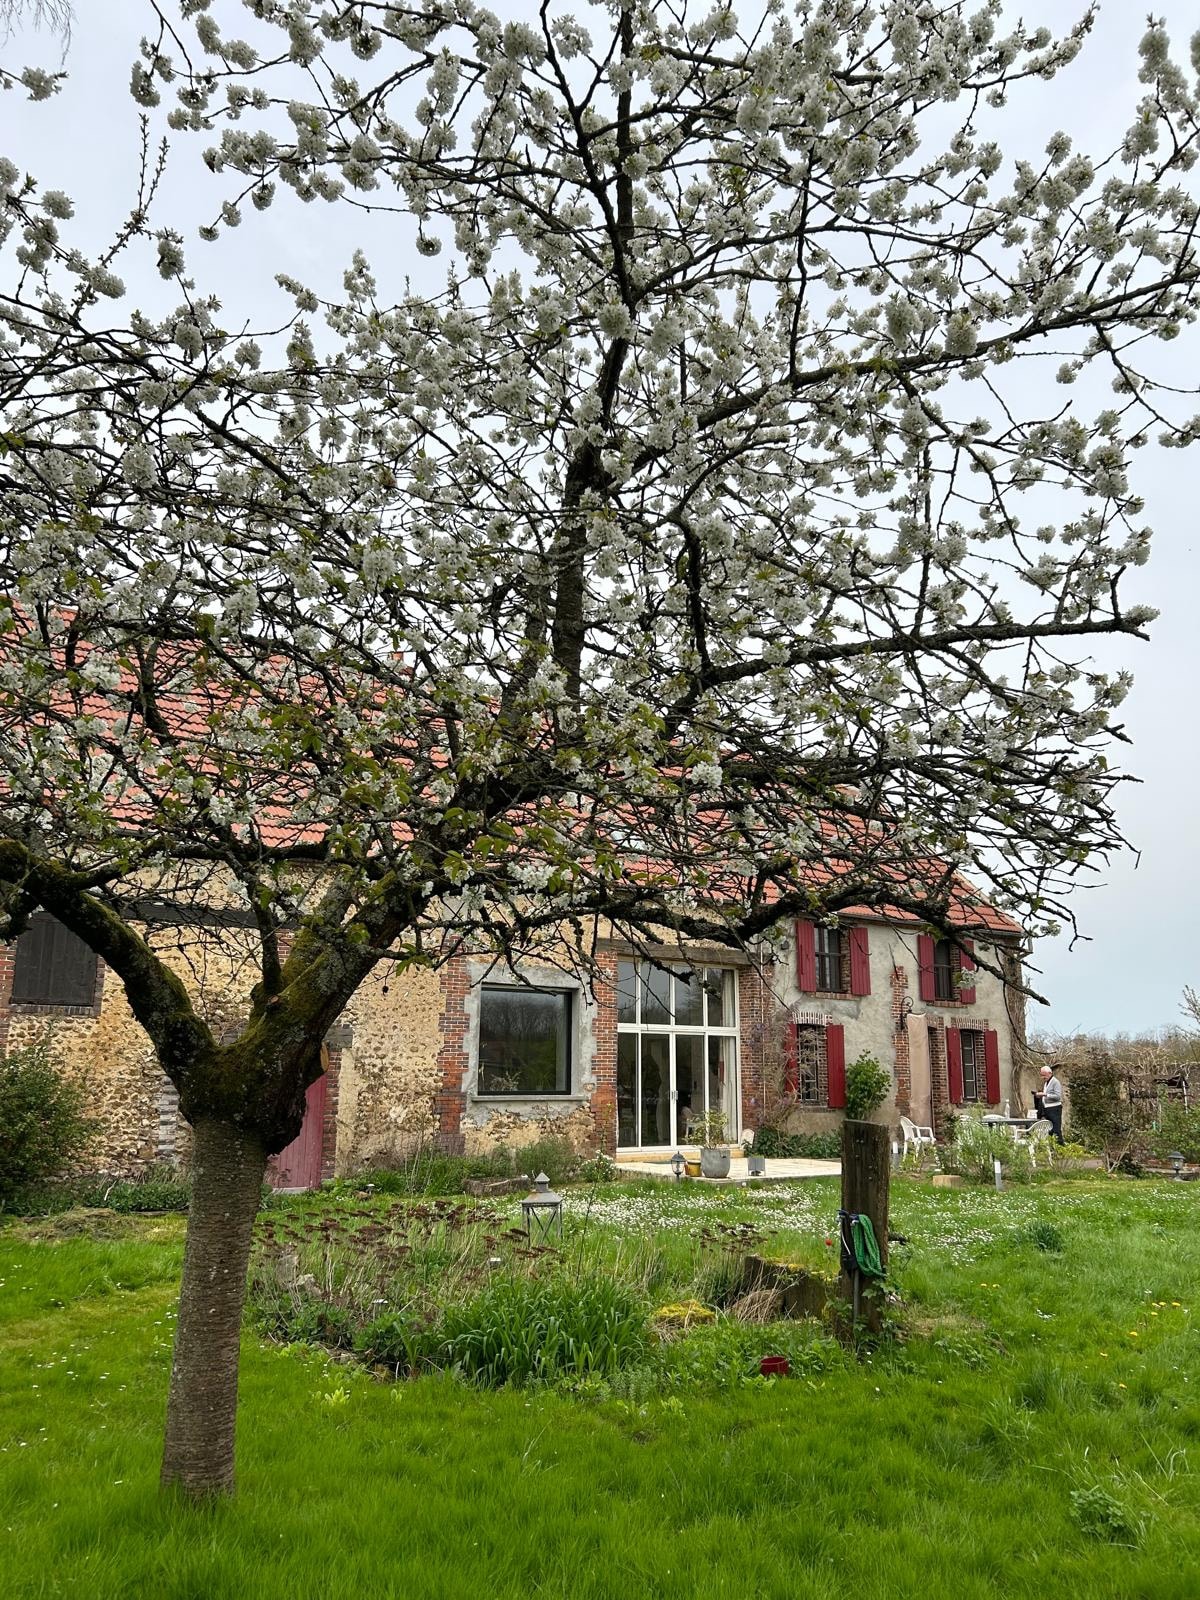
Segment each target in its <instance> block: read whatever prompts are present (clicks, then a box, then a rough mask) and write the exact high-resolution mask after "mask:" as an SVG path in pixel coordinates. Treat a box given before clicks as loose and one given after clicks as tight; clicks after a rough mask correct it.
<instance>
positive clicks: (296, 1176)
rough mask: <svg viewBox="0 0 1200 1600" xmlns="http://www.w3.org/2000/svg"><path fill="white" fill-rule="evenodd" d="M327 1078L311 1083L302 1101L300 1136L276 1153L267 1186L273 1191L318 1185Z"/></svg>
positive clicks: (323, 1074) (323, 1077)
mask: <svg viewBox="0 0 1200 1600" xmlns="http://www.w3.org/2000/svg"><path fill="white" fill-rule="evenodd" d="M325 1095H326V1074H325V1073H322V1074H321V1076H320V1077H319V1078H318V1079H317V1080H316V1082H315V1083H310V1084H309V1086H308V1093H307V1095H306V1096H305V1097H304V1121H303V1123H302V1124H301V1127H300V1132H299V1133H298V1134H297V1135H296V1137H295V1138H294V1139H293V1140H292V1142H291V1144H289V1145H287V1146H286V1147H285V1148H284V1149H283V1150H281V1151H280V1152H279V1155H278V1156H277V1157H276V1160H275V1170H274V1172H273V1173H271V1174H270V1182H271V1185H272V1187H273V1188H275V1189H316V1188H317V1187H319V1185H320V1182H321V1145H322V1143H323V1140H324V1133H325Z"/></svg>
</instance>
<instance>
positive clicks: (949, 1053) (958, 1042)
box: [946, 1028, 963, 1106]
mask: <svg viewBox="0 0 1200 1600" xmlns="http://www.w3.org/2000/svg"><path fill="white" fill-rule="evenodd" d="M946 1077H947V1079H948V1080H949V1088H950V1104H951V1105H953V1106H960V1105H962V1097H963V1079H962V1036H961V1035H960V1034H959V1031H958V1029H957V1028H947V1029H946Z"/></svg>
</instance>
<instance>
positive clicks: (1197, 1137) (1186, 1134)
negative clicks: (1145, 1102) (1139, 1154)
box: [1149, 1105, 1200, 1161]
mask: <svg viewBox="0 0 1200 1600" xmlns="http://www.w3.org/2000/svg"><path fill="white" fill-rule="evenodd" d="M1149 1144H1150V1148H1151V1150H1152V1151H1153V1152H1154V1154H1155V1155H1156V1156H1158V1157H1159V1158H1160V1159H1161V1160H1163V1161H1166V1160H1167V1159H1168V1158H1169V1156H1170V1154H1171V1152H1172V1151H1173V1150H1178V1151H1179V1153H1180V1154H1181V1155H1182V1156H1183V1159H1184V1160H1185V1161H1200V1111H1191V1110H1188V1111H1185V1110H1184V1108H1183V1106H1179V1105H1165V1106H1164V1107H1163V1108H1162V1112H1161V1113H1160V1115H1159V1119H1158V1127H1157V1128H1156V1129H1155V1131H1154V1133H1153V1134H1152V1135H1151V1137H1150V1140H1149Z"/></svg>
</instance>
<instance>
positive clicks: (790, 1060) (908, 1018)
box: [0, 880, 1023, 1187]
mask: <svg viewBox="0 0 1200 1600" xmlns="http://www.w3.org/2000/svg"><path fill="white" fill-rule="evenodd" d="M950 925H951V926H952V927H953V928H954V929H955V935H956V937H955V938H954V939H953V940H949V939H938V938H935V937H934V936H933V935H932V934H931V933H929V932H928V931H926V930H925V929H924V928H923V927H922V925H921V924H920V923H918V922H917V921H916V920H915V919H914V918H912V917H910V916H908V915H906V914H905V913H901V912H898V911H897V912H888V913H886V914H885V913H881V912H879V911H875V910H867V909H862V910H860V911H857V912H856V911H850V912H844V913H843V914H842V915H841V917H840V918H839V919H838V921H837V924H836V925H834V926H829V925H826V924H824V923H818V922H805V921H800V922H796V923H794V924H793V925H792V926H791V928H790V929H789V937H788V945H787V950H786V953H785V954H784V955H783V956H781V955H780V953H779V949H778V947H776V948H775V953H774V959H773V961H770V962H768V960H767V958H766V955H765V953H755V952H751V953H749V954H744V955H743V954H740V953H734V952H730V951H729V950H726V949H722V948H718V947H683V948H680V947H678V946H666V945H663V946H653V945H650V946H646V945H643V946H641V947H640V948H637V949H635V948H634V947H633V946H631V945H630V944H628V943H625V942H622V941H621V940H619V939H613V938H610V939H605V938H603V937H597V940H596V944H595V948H594V951H593V952H592V957H593V960H592V968H593V972H594V974H595V975H594V976H593V977H592V978H591V979H590V980H588V979H584V978H580V977H575V976H571V975H569V971H568V969H566V968H564V966H562V965H551V964H549V963H547V964H545V965H537V964H529V965H526V966H523V967H522V969H521V970H520V972H519V973H517V972H513V971H511V970H507V969H502V968H500V967H498V966H497V965H496V963H495V961H494V959H491V958H485V957H479V958H474V957H469V956H459V957H455V958H454V959H452V960H450V961H448V962H447V963H446V964H445V965H444V966H443V967H441V968H440V969H439V970H436V971H417V972H414V971H408V972H407V973H405V974H404V975H402V976H396V975H394V974H389V973H388V972H387V971H386V970H384V969H382V968H380V969H377V970H376V972H375V973H374V974H373V976H372V978H371V979H370V980H369V981H368V983H367V984H366V985H365V986H364V987H363V989H361V990H360V992H359V993H358V994H357V995H356V997H355V998H354V1000H353V1001H352V1002H351V1004H350V1005H349V1006H348V1007H347V1009H346V1011H345V1012H344V1014H343V1016H342V1018H341V1020H340V1022H339V1024H338V1026H337V1027H336V1028H335V1029H334V1030H333V1031H332V1032H331V1033H330V1035H329V1036H328V1038H327V1040H326V1059H327V1067H326V1071H325V1073H324V1075H323V1076H322V1077H321V1078H319V1079H318V1080H317V1082H315V1083H314V1084H313V1085H312V1086H311V1088H310V1090H309V1093H308V1101H307V1110H306V1116H305V1122H304V1127H303V1128H302V1130H301V1133H300V1135H299V1137H298V1138H297V1139H296V1141H295V1142H294V1143H293V1144H292V1145H291V1146H289V1147H288V1149H287V1150H285V1151H284V1152H283V1153H282V1154H281V1155H280V1156H279V1157H277V1158H276V1159H275V1160H274V1161H273V1163H272V1175H273V1181H274V1182H275V1183H277V1184H278V1185H280V1186H281V1187H310V1186H314V1185H316V1184H318V1183H320V1182H321V1181H322V1180H324V1179H328V1178H330V1177H332V1176H334V1175H336V1174H342V1173H345V1172H349V1171H353V1170H354V1169H356V1168H359V1167H362V1166H365V1165H368V1164H372V1163H382V1162H385V1161H387V1160H388V1159H395V1158H396V1157H398V1156H402V1155H404V1154H406V1153H411V1151H412V1150H413V1149H415V1148H416V1147H418V1146H420V1145H421V1144H423V1143H429V1142H435V1143H437V1144H439V1145H440V1146H442V1147H443V1148H448V1149H451V1150H460V1151H464V1150H465V1151H468V1152H474V1151H478V1150H482V1149H487V1148H489V1147H492V1146H495V1145H498V1144H512V1145H520V1144H523V1143H528V1142H529V1141H531V1140H533V1139H537V1138H542V1137H545V1136H548V1135H557V1136H562V1137H565V1138H567V1139H569V1140H571V1141H572V1142H573V1143H574V1144H575V1145H576V1146H577V1147H579V1148H581V1149H590V1150H602V1151H605V1152H607V1153H608V1154H610V1155H618V1156H619V1155H621V1154H623V1153H625V1152H633V1151H639V1152H653V1151H663V1152H669V1151H671V1150H674V1149H675V1148H676V1147H678V1146H681V1145H683V1146H685V1145H686V1143H687V1133H688V1125H689V1122H690V1121H691V1119H692V1118H693V1117H694V1116H696V1115H697V1114H698V1113H701V1112H704V1111H706V1110H714V1109H719V1110H721V1111H723V1112H724V1113H725V1115H726V1118H727V1124H728V1131H729V1136H730V1137H731V1138H736V1137H738V1136H739V1135H740V1134H741V1133H742V1131H743V1130H745V1129H753V1128H758V1127H760V1126H762V1125H763V1124H764V1120H765V1119H771V1120H774V1121H778V1120H779V1119H780V1118H784V1119H786V1120H785V1125H786V1126H788V1127H790V1128H795V1129H803V1130H805V1131H820V1130H825V1129H834V1128H836V1127H837V1125H838V1123H839V1121H840V1119H841V1117H842V1115H843V1108H844V1106H845V1103H846V1068H847V1065H848V1064H849V1063H850V1062H852V1061H854V1060H855V1059H856V1058H857V1057H858V1056H859V1055H860V1054H868V1055H871V1056H874V1057H875V1058H876V1059H877V1060H878V1061H879V1062H880V1063H881V1064H883V1065H884V1066H885V1067H887V1068H888V1069H890V1071H891V1073H892V1085H893V1089H892V1096H891V1099H890V1100H889V1101H888V1102H887V1103H886V1104H885V1105H884V1106H882V1107H881V1108H880V1110H879V1111H878V1112H877V1113H876V1116H877V1118H878V1119H879V1120H881V1121H886V1122H888V1123H890V1124H893V1125H894V1124H895V1123H896V1122H897V1120H898V1118H899V1117H900V1116H908V1117H911V1118H912V1120H913V1121H915V1122H918V1123H925V1124H932V1125H933V1126H934V1127H935V1128H937V1127H938V1126H939V1124H941V1123H942V1122H943V1119H944V1118H945V1117H946V1114H947V1113H948V1112H949V1111H951V1110H957V1109H958V1108H960V1107H969V1106H976V1105H977V1106H979V1107H980V1108H983V1107H987V1106H991V1107H997V1108H999V1107H1002V1106H1003V1103H1004V1102H1005V1101H1007V1100H1016V1099H1017V1097H1018V1095H1017V1075H1018V1071H1019V1062H1020V1050H1021V1043H1022V1033H1023V1009H1022V1004H1021V997H1020V995H1019V994H1018V993H1017V992H1016V991H1015V990H1014V989H1012V988H1011V987H1010V986H1009V985H1008V984H1006V983H1003V982H1001V981H1000V980H999V979H998V978H996V977H995V976H994V975H993V974H991V973H989V972H986V971H983V970H982V969H976V967H975V963H974V960H973V956H975V955H979V956H985V955H986V956H987V957H988V958H989V959H991V961H992V963H993V964H994V965H997V966H999V967H1000V968H1001V970H1002V971H1005V972H1006V974H1008V975H1009V976H1010V977H1015V976H1016V974H1017V971H1018V967H1019V961H1020V947H1021V930H1020V928H1019V927H1018V926H1017V925H1016V924H1015V923H1014V922H1012V921H1011V920H1010V919H1009V918H1007V917H1005V916H1004V915H1003V914H1002V913H1000V912H999V911H997V910H996V909H995V908H993V907H991V906H989V905H988V904H987V903H986V902H985V901H983V900H982V899H981V898H980V897H979V896H978V895H976V894H974V893H973V892H972V891H971V890H970V889H969V887H968V886H967V885H966V884H965V883H963V882H962V881H961V880H959V885H958V890H957V891H956V900H955V904H954V905H953V906H952V909H951V912H950ZM178 931H179V930H177V933H178ZM169 936H170V930H166V931H165V932H164V931H163V930H157V931H156V933H155V936H154V941H155V943H156V944H158V943H159V942H160V940H162V939H166V938H168V937H169ZM178 943H179V949H180V964H179V970H180V972H181V975H182V976H183V977H184V978H185V981H186V982H188V983H189V985H194V987H195V990H196V992H197V994H198V996H199V999H200V1001H201V1003H202V1004H203V1005H206V1006H207V1007H208V1008H209V1013H210V1014H212V1010H213V1002H214V999H215V1001H216V1006H217V1014H218V1015H219V1014H220V1003H221V999H222V995H223V994H224V995H226V996H229V995H232V994H234V993H238V992H244V986H243V985H241V984H238V985H236V987H235V985H234V983H233V976H234V970H235V967H236V965H237V963H238V962H239V961H240V960H243V959H245V954H244V951H242V952H240V953H239V949H238V946H237V939H236V938H235V937H234V935H233V933H231V932H230V930H229V928H228V927H227V926H226V927H222V928H210V929H207V930H204V931H202V933H201V934H198V935H197V936H196V937H195V938H194V939H193V940H192V941H191V944H190V945H189V944H188V941H187V940H184V939H183V938H182V937H180V938H179V939H178ZM47 1030H49V1035H50V1039H51V1048H52V1051H53V1054H54V1056H55V1058H56V1059H57V1060H58V1061H59V1063H60V1064H61V1067H62V1069H63V1070H64V1071H67V1072H70V1073H74V1074H83V1075H86V1078H87V1082H88V1086H89V1093H90V1095H91V1097H92V1099H93V1101H94V1105H95V1109H96V1115H97V1118H98V1120H99V1122H100V1124H101V1133H100V1136H99V1138H98V1140H97V1142H96V1144H95V1146H94V1148H93V1152H92V1155H91V1157H90V1164H91V1165H92V1166H94V1167H95V1168H96V1169H97V1170H100V1171H103V1172H108V1173H113V1174H122V1175H131V1174H134V1173H136V1172H138V1171H141V1170H145V1169H146V1168H147V1167H149V1166H151V1165H153V1164H155V1163H159V1162H175V1161H179V1160H182V1159H184V1158H185V1157H186V1151H187V1133H188V1130H187V1128H186V1125H185V1124H184V1123H183V1121H182V1119H181V1118H180V1117H179V1115H178V1113H177V1109H176V1102H175V1093H174V1090H173V1088H172V1087H171V1085H170V1084H169V1082H168V1081H167V1080H166V1078H165V1077H164V1076H163V1074H162V1072H161V1070H160V1069H159V1067H158V1065H157V1063H156V1061H155V1059H154V1056H153V1054H152V1052H151V1049H150V1046H149V1044H148V1042H147V1040H146V1038H145V1036H144V1035H143V1033H142V1031H141V1029H140V1027H139V1026H138V1024H137V1023H136V1022H135V1021H134V1019H133V1016H132V1014H131V1012H130V1010H129V1007H128V1005H127V1003H126V1000H125V996H124V993H123V990H122V989H121V986H120V984H119V982H118V981H117V980H116V979H115V977H113V976H111V975H109V974H106V972H105V970H104V966H103V963H102V962H100V961H98V960H97V958H96V956H95V955H94V954H93V953H92V952H91V951H90V950H89V949H88V948H87V946H86V945H84V944H82V943H81V942H80V941H79V940H78V939H76V938H75V937H74V935H72V934H71V933H69V932H68V930H67V929H66V928H64V927H63V926H62V925H61V924H60V923H58V922H56V921H55V920H54V918H52V917H50V916H49V915H47V914H44V913H42V914H38V915H37V916H35V917H34V918H33V920H32V923H31V926H30V927H29V929H28V931H27V932H25V933H24V934H22V935H21V937H20V938H19V939H18V940H17V941H16V942H15V943H14V944H12V945H10V946H7V947H3V946H0V1054H3V1053H6V1052H9V1051H12V1050H13V1049H16V1048H19V1047H20V1046H22V1045H24V1044H28V1043H30V1042H31V1041H33V1040H35V1039H38V1038H40V1037H42V1036H44V1035H45V1034H46V1033H47Z"/></svg>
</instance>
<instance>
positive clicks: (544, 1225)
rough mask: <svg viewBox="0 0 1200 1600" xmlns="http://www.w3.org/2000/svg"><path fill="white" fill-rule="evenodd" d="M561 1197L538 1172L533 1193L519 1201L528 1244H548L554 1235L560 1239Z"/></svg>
mask: <svg viewBox="0 0 1200 1600" xmlns="http://www.w3.org/2000/svg"><path fill="white" fill-rule="evenodd" d="M562 1209H563V1203H562V1195H560V1194H555V1192H554V1190H553V1189H552V1188H551V1187H550V1179H549V1178H548V1177H547V1176H546V1174H545V1173H544V1172H539V1173H538V1175H537V1177H536V1178H535V1179H534V1180H533V1193H532V1194H529V1195H526V1197H525V1199H524V1200H522V1201H521V1216H522V1217H523V1218H524V1220H525V1237H526V1238H527V1239H528V1240H529V1242H530V1244H548V1243H549V1242H550V1240H551V1238H553V1237H554V1236H555V1235H557V1236H558V1238H560V1239H561V1238H562Z"/></svg>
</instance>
